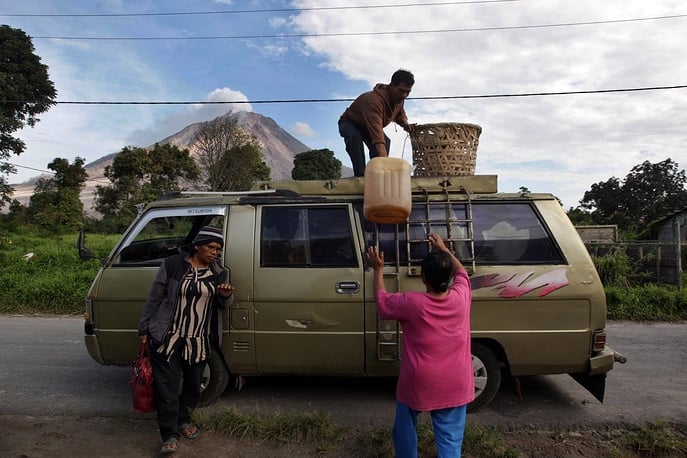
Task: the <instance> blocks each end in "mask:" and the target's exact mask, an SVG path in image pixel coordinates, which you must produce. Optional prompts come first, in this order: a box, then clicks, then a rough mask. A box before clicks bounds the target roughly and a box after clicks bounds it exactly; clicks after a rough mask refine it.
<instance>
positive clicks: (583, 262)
mask: <svg viewBox="0 0 687 458" xmlns="http://www.w3.org/2000/svg"><path fill="white" fill-rule="evenodd" d="M363 186H364V178H345V179H340V180H331V181H277V182H260V183H257V184H256V185H255V186H254V187H253V189H252V190H251V191H246V192H176V193H173V194H170V195H166V196H164V197H162V198H160V199H159V200H156V201H154V202H152V203H150V204H148V205H147V206H146V207H145V208H144V209H143V210H142V211H141V213H140V214H139V216H138V217H137V218H136V220H135V221H133V222H132V223H131V225H130V227H129V228H128V229H127V230H126V232H125V233H124V234H123V236H122V237H121V240H120V241H119V242H118V243H117V244H116V245H115V247H114V248H113V249H112V251H111V252H110V254H109V255H108V256H107V257H106V258H105V259H104V260H102V268H101V269H100V271H99V272H98V274H97V276H96V278H95V280H94V281H93V284H92V286H91V288H90V291H89V292H88V297H87V299H86V313H85V328H84V331H85V332H84V338H85V343H86V348H87V349H88V352H89V354H90V355H91V357H92V358H93V359H94V360H96V361H97V362H99V363H101V364H106V365H129V364H131V362H132V361H133V359H134V358H135V356H136V353H137V350H138V346H139V339H138V336H137V331H136V329H137V325H138V321H139V317H140V315H141V310H142V307H143V304H144V303H145V300H146V297H147V294H148V291H149V289H150V286H151V283H152V281H153V278H154V276H155V274H156V272H157V270H158V267H159V266H160V263H161V261H162V260H163V259H164V258H165V257H167V256H171V255H174V254H177V253H184V252H187V251H188V250H189V248H190V243H191V241H192V240H193V238H194V236H195V235H196V233H197V232H198V230H199V229H200V228H201V227H203V226H207V225H210V226H214V227H218V228H221V229H222V231H224V235H225V246H224V251H223V253H222V257H221V262H222V264H223V265H224V267H225V268H226V269H227V270H228V271H229V272H230V278H231V283H232V284H233V285H234V287H235V298H234V303H233V304H232V305H231V307H230V308H229V309H228V310H226V311H225V312H224V315H223V320H224V333H225V335H224V336H223V339H222V347H221V348H216V349H215V351H214V352H213V354H212V357H211V359H210V360H209V362H208V366H207V370H206V371H205V375H204V379H203V383H204V391H203V395H202V399H203V401H204V402H205V403H209V402H212V401H213V400H216V399H217V398H219V397H220V396H221V395H222V393H223V392H224V391H225V388H226V387H227V385H228V383H229V380H230V378H231V377H238V376H242V377H246V376H259V375H266V374H270V375H284V376H289V375H290V376H294V375H296V376H297V375H331V376H395V375H396V374H397V372H398V368H399V357H400V355H401V346H402V345H403V330H402V328H401V326H400V325H399V323H398V322H395V321H388V320H380V319H379V318H378V316H377V312H376V305H375V299H374V291H373V272H372V270H371V269H370V268H369V266H368V261H367V259H366V255H365V253H366V250H367V247H368V246H370V245H377V246H379V247H380V250H381V251H383V252H384V255H385V268H384V276H385V282H386V287H387V290H388V291H409V290H423V289H424V288H423V284H422V282H421V279H420V262H421V260H422V258H423V257H424V256H425V255H426V254H427V252H428V250H429V248H430V244H429V241H428V234H429V233H430V232H434V233H438V234H439V235H441V236H442V237H443V238H444V240H447V241H448V243H449V245H450V247H451V249H453V251H454V252H455V254H456V256H457V257H458V258H459V259H461V261H462V263H463V264H464V265H465V266H466V268H467V269H468V271H469V273H470V278H471V283H472V290H473V303H472V312H471V333H472V355H473V365H474V374H475V385H476V386H475V390H476V399H475V401H474V402H473V403H472V404H471V405H470V406H469V407H470V410H472V411H474V410H476V409H477V408H479V407H482V406H485V405H487V404H488V403H489V402H490V401H491V400H492V399H493V398H494V396H495V395H496V393H497V391H498V390H499V386H500V384H501V380H502V377H504V376H513V377H518V376H525V375H541V374H564V373H567V374H570V375H571V376H572V377H573V378H574V379H575V380H577V381H578V382H579V383H581V384H582V385H583V386H584V387H585V388H586V389H588V390H589V391H590V392H591V393H592V394H593V395H594V396H595V397H596V398H597V399H599V400H600V401H603V396H604V390H605V384H606V375H607V373H608V372H609V371H610V370H611V369H612V368H613V364H614V356H615V353H614V351H613V350H612V349H610V348H609V347H608V346H606V329H605V326H606V300H605V295H604V289H603V286H602V284H601V282H600V280H599V276H598V275H597V272H596V270H595V268H594V264H593V263H592V260H591V258H590V256H589V254H588V252H587V250H586V248H585V246H584V244H583V243H582V241H581V240H580V237H579V236H578V234H577V232H576V231H575V228H574V227H573V225H572V224H571V222H570V220H569V219H568V218H567V216H566V214H565V213H564V211H563V210H562V208H561V205H560V203H559V202H558V200H557V199H556V198H555V197H554V196H553V195H551V194H534V193H522V194H521V193H499V192H497V179H496V176H494V175H473V176H465V177H449V178H416V177H413V178H411V194H412V210H411V212H410V215H409V217H408V218H407V220H406V221H404V222H402V223H400V224H376V223H372V222H370V221H367V220H366V219H365V217H364V214H363ZM79 251H80V253H81V254H82V258H83V259H88V258H90V257H92V256H91V255H90V254H89V250H88V249H87V248H86V246H85V235H84V234H83V233H81V234H80V237H79Z"/></svg>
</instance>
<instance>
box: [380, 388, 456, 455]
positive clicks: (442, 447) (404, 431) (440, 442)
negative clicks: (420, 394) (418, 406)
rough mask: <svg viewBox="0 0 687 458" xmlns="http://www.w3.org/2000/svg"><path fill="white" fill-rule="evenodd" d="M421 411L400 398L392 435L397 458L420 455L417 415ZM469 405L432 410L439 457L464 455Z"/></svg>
mask: <svg viewBox="0 0 687 458" xmlns="http://www.w3.org/2000/svg"><path fill="white" fill-rule="evenodd" d="M419 413H420V412H418V411H417V410H413V409H411V408H410V407H408V406H407V405H405V404H403V403H401V402H398V401H396V418H395V419H394V429H393V431H392V437H393V442H394V450H395V451H396V457H397V458H417V416H418V414H419ZM466 414H467V405H464V406H460V407H449V408H448V409H439V410H432V411H430V415H431V416H432V427H433V428H434V441H435V442H436V446H437V456H438V458H449V457H451V458H454V457H455V458H460V454H461V451H462V448H463V431H464V430H465V417H466Z"/></svg>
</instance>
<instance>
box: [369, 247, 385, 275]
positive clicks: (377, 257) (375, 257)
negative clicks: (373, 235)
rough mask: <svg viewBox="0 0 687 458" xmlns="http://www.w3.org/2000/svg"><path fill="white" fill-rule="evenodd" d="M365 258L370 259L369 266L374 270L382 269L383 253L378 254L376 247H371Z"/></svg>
mask: <svg viewBox="0 0 687 458" xmlns="http://www.w3.org/2000/svg"><path fill="white" fill-rule="evenodd" d="M367 257H368V258H369V259H370V266H372V268H373V269H374V270H377V269H382V268H383V267H384V253H383V252H380V251H379V248H377V247H376V246H371V247H369V248H368V249H367Z"/></svg>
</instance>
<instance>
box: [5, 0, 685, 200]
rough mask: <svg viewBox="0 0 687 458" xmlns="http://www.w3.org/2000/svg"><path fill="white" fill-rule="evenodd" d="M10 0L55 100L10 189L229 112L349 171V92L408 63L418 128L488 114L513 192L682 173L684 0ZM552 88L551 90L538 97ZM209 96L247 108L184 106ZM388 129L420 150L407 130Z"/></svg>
mask: <svg viewBox="0 0 687 458" xmlns="http://www.w3.org/2000/svg"><path fill="white" fill-rule="evenodd" d="M0 3H1V4H0V23H4V24H8V25H10V26H12V27H15V28H20V29H22V30H24V31H25V32H26V33H27V34H29V35H30V36H31V37H32V38H33V44H34V46H35V48H36V54H38V55H39V56H40V57H41V59H42V62H43V63H45V64H46V65H48V67H49V72H50V78H51V80H52V81H53V82H54V83H55V86H56V88H57V91H58V101H59V102H60V103H59V104H58V105H57V106H55V107H53V108H52V109H51V110H50V111H49V112H47V113H45V114H43V115H42V116H41V122H40V123H39V124H38V125H37V126H36V127H35V128H32V129H31V128H27V129H25V130H22V131H20V132H19V133H18V136H20V137H21V138H22V139H24V140H25V142H26V144H27V148H26V151H25V153H24V154H22V155H21V156H19V157H17V156H13V157H12V162H13V163H15V164H17V165H18V166H19V173H18V174H17V175H16V176H13V177H11V179H10V181H11V182H15V183H18V182H21V181H23V180H26V179H28V178H30V177H33V176H36V175H37V174H39V172H37V171H36V170H34V169H38V170H46V168H47V164H48V163H49V162H50V161H52V160H53V159H54V158H56V157H61V158H67V159H69V160H70V161H71V160H73V159H74V158H75V157H76V156H80V157H83V158H85V159H86V161H87V162H90V161H94V160H96V159H98V158H100V157H102V156H104V155H106V154H110V153H113V152H117V151H119V150H121V148H122V147H123V146H126V145H135V146H148V145H150V144H152V143H154V142H155V141H158V140H161V139H163V138H165V137H167V136H169V135H171V134H174V133H176V132H177V131H179V130H180V129H182V128H183V127H185V126H187V125H188V124H190V123H193V122H198V121H205V120H209V119H212V118H214V117H216V116H218V115H220V114H223V113H226V112H227V111H230V110H232V109H233V110H251V111H255V112H258V113H260V114H263V115H265V116H269V117H271V118H273V119H274V120H275V121H276V122H277V123H278V124H279V125H281V126H282V127H283V128H284V129H286V130H287V131H289V132H290V133H291V134H292V135H294V136H295V137H296V138H298V139H299V140H301V141H302V142H303V143H305V144H306V145H308V146H309V147H311V148H313V149H319V148H329V149H331V150H332V151H334V152H335V154H336V156H337V157H338V158H339V159H341V161H342V162H343V163H344V164H345V165H350V161H349V159H348V157H347V155H346V152H345V150H344V146H343V140H342V139H341V138H340V137H339V134H338V130H337V125H336V121H337V119H338V117H339V116H340V114H341V113H342V112H343V110H344V109H345V108H346V106H348V104H349V103H350V102H348V101H346V99H351V98H354V97H355V96H357V95H358V94H359V93H361V92H364V91H366V90H369V89H370V88H371V87H372V86H373V85H374V83H377V82H388V80H389V78H390V76H391V73H393V71H394V70H396V69H398V68H405V69H408V70H411V71H412V72H413V73H414V74H415V79H416V84H415V87H414V89H413V92H412V94H411V98H412V97H416V98H418V99H417V100H412V99H411V100H408V101H407V102H406V111H407V112H408V116H409V119H410V121H411V122H415V123H420V124H423V123H435V122H461V123H473V124H479V125H480V126H482V129H483V130H482V135H481V137H480V146H479V150H478V159H477V173H478V174H497V175H498V176H499V189H500V190H501V191H505V192H509V191H517V190H518V189H519V187H521V186H525V187H527V188H528V189H530V190H531V191H534V192H551V193H553V194H555V195H556V196H558V197H559V198H560V199H561V200H562V201H563V204H564V207H565V208H566V209H567V208H569V207H571V206H573V207H574V206H577V205H578V201H579V200H580V199H581V198H582V196H583V195H584V192H585V191H586V190H588V189H589V188H590V186H591V185H592V184H593V183H596V182H599V181H605V180H607V179H608V178H610V177H613V176H615V177H618V178H623V177H625V176H626V175H627V174H628V173H629V171H630V169H631V168H632V167H633V166H635V165H637V164H640V163H642V162H643V161H645V160H648V161H650V162H658V161H662V160H664V159H666V158H668V157H670V158H672V159H673V160H674V161H677V162H678V163H679V165H680V168H681V169H685V168H686V167H687V148H686V146H685V145H687V88H684V87H682V88H672V89H652V88H666V87H674V86H684V85H686V84H687V33H685V31H686V30H687V5H685V4H684V2H679V1H677V0H653V1H646V0H605V1H603V2H602V1H599V0H578V1H575V2H570V1H562V0H520V1H517V0H511V1H505V0H504V1H494V0H491V1H418V0H347V1H335V0H331V1H323V0H294V1H280V0H216V1H213V0H196V1H194V2H187V1H181V0H167V1H164V2H162V1H157V2H155V1H152V0H138V1H136V2H133V1H128V2H127V1H124V0H71V1H69V2H45V1H44V0H22V1H21V2H12V1H9V0H3V1H2V2H0ZM680 30H682V32H680ZM619 89H643V90H637V91H616V90H619ZM644 89H649V90H644ZM542 93H544V94H553V95H531V94H542ZM566 93H567V94H566ZM571 93H572V94H571ZM528 94H530V95H528ZM303 100H319V102H302V101H303ZM202 101H222V102H237V103H235V104H230V103H224V104H189V103H188V102H202ZM299 101H301V102H299ZM67 102H186V104H136V105H131V104H79V103H67ZM387 134H388V135H389V136H390V137H391V138H392V147H391V155H392V156H396V157H403V158H405V159H407V160H409V161H411V159H412V153H411V148H410V140H409V139H406V134H405V132H403V130H402V129H400V128H395V127H394V125H393V124H392V125H391V126H389V127H388V128H387Z"/></svg>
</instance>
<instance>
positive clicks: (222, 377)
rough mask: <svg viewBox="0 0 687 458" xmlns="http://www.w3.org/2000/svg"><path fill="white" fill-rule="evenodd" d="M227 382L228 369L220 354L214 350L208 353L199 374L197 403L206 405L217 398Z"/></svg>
mask: <svg viewBox="0 0 687 458" xmlns="http://www.w3.org/2000/svg"><path fill="white" fill-rule="evenodd" d="M228 384H229V369H227V366H226V365H225V364H224V361H223V360H222V356H221V355H220V354H219V352H218V351H216V350H215V351H213V352H211V353H210V359H209V360H208V362H207V365H206V366H205V369H204V370H203V375H202V376H201V380H200V389H201V393H200V401H199V404H200V405H203V406H206V405H209V404H212V403H213V402H215V401H216V400H218V399H219V398H220V396H222V393H224V390H225V389H226V388H227V385H228Z"/></svg>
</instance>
